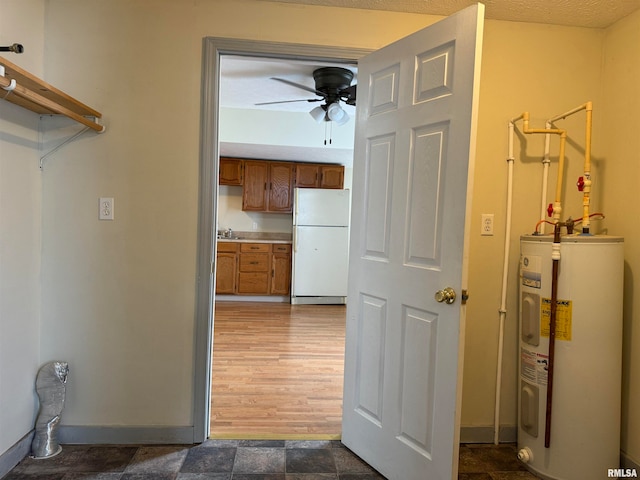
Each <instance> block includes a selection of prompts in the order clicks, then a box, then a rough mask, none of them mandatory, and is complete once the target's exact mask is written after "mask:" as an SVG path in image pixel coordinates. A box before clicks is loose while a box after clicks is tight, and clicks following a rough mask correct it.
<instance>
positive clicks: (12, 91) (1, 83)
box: [0, 76, 105, 133]
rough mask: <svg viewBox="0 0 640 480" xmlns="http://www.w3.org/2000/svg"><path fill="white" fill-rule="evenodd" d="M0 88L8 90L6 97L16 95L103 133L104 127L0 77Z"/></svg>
mask: <svg viewBox="0 0 640 480" xmlns="http://www.w3.org/2000/svg"><path fill="white" fill-rule="evenodd" d="M0 87H2V88H3V89H5V90H8V93H7V95H18V96H19V97H22V98H24V99H25V100H29V101H30V102H33V103H36V104H38V105H40V106H41V107H44V108H46V109H48V110H51V111H52V112H54V113H58V114H60V115H64V116H66V117H69V118H71V119H73V120H75V121H76V122H79V123H81V124H83V125H85V126H87V127H89V128H91V129H93V130H95V131H96V132H98V133H102V132H104V131H105V126H104V125H100V124H99V123H96V122H94V121H91V120H89V119H88V118H86V117H83V116H82V115H78V114H77V113H75V112H72V111H71V110H69V109H68V108H66V107H63V106H62V105H59V104H58V103H56V102H54V101H52V100H49V99H48V98H45V97H43V96H42V95H38V94H37V93H35V92H33V91H31V90H29V89H27V88H25V87H23V86H22V85H18V84H17V83H15V82H12V81H11V80H10V79H8V78H5V77H1V76H0Z"/></svg>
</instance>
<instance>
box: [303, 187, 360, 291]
mask: <svg viewBox="0 0 640 480" xmlns="http://www.w3.org/2000/svg"><path fill="white" fill-rule="evenodd" d="M294 195H295V196H294V206H293V261H292V268H293V272H292V277H291V303H292V304H344V303H346V300H347V273H348V267H349V216H350V204H351V202H350V195H349V190H333V189H320V188H296V189H295V193H294Z"/></svg>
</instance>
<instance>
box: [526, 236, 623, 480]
mask: <svg viewBox="0 0 640 480" xmlns="http://www.w3.org/2000/svg"><path fill="white" fill-rule="evenodd" d="M552 244H553V235H552V236H548V235H525V236H522V237H521V239H520V252H521V254H520V308H519V311H520V312H519V313H520V317H519V318H520V342H519V346H520V348H519V357H520V358H519V379H518V382H519V385H518V388H519V395H518V400H519V405H518V450H519V453H518V457H519V458H520V459H521V460H522V461H523V462H525V465H526V467H527V468H528V469H529V470H530V471H531V472H532V473H534V474H535V475H537V476H539V477H541V478H544V479H552V480H601V479H602V478H607V470H608V469H610V468H618V467H619V463H620V411H621V405H620V401H621V382H622V378H621V377H622V294H623V275H624V254H623V248H624V243H623V239H622V238H621V237H611V236H600V235H594V236H589V235H584V236H583V235H564V236H562V238H561V246H560V260H559V263H558V267H559V269H558V271H559V275H558V284H557V302H556V322H557V324H556V337H555V355H554V362H553V363H554V371H553V386H552V395H553V398H552V410H551V425H550V432H549V434H550V435H549V446H548V448H547V447H545V423H546V421H545V419H546V412H547V405H546V399H547V379H548V360H549V357H548V353H549V318H550V305H551V283H552V265H553V261H552V258H551V251H552Z"/></svg>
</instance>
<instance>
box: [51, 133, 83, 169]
mask: <svg viewBox="0 0 640 480" xmlns="http://www.w3.org/2000/svg"><path fill="white" fill-rule="evenodd" d="M89 130H91V127H84V128H83V129H82V130H80V131H79V132H77V133H75V134H73V135H72V136H70V137H69V138H67V139H66V140H65V141H63V142H62V143H60V144H59V145H58V146H57V147H54V148H53V149H51V150H49V151H48V152H47V153H45V154H44V155H43V156H42V157H40V170H42V169H43V167H44V161H45V160H46V159H47V158H48V157H49V156H51V155H53V154H54V153H56V152H57V151H58V150H60V149H61V148H62V147H64V146H65V145H67V144H68V143H71V142H73V141H74V140H75V139H76V138H78V137H79V136H80V135H82V134H83V133H85V132H88V131H89Z"/></svg>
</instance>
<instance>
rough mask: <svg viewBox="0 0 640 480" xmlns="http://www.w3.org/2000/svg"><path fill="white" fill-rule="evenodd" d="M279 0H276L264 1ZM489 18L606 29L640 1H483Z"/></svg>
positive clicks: (372, 0) (313, 0)
mask: <svg viewBox="0 0 640 480" xmlns="http://www.w3.org/2000/svg"><path fill="white" fill-rule="evenodd" d="M262 1H276V0H262ZM277 1H278V2H283V3H297V4H304V5H325V6H333V7H345V8H362V9H367V10H387V11H394V12H408V13H425V14H429V15H445V16H448V15H451V14H452V13H455V12H457V11H459V10H462V9H463V8H465V7H467V6H469V5H471V4H474V3H476V2H475V1H473V0H277ZM482 3H484V4H485V6H486V15H485V16H486V18H488V19H492V20H508V21H513V22H532V23H546V24H552V25H566V26H575V27H589V28H604V27H608V26H609V25H612V24H613V23H615V22H616V21H618V20H620V19H621V18H623V17H626V16H627V15H629V14H630V13H631V12H634V11H635V10H637V9H638V8H640V0H484V1H483V2H482Z"/></svg>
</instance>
